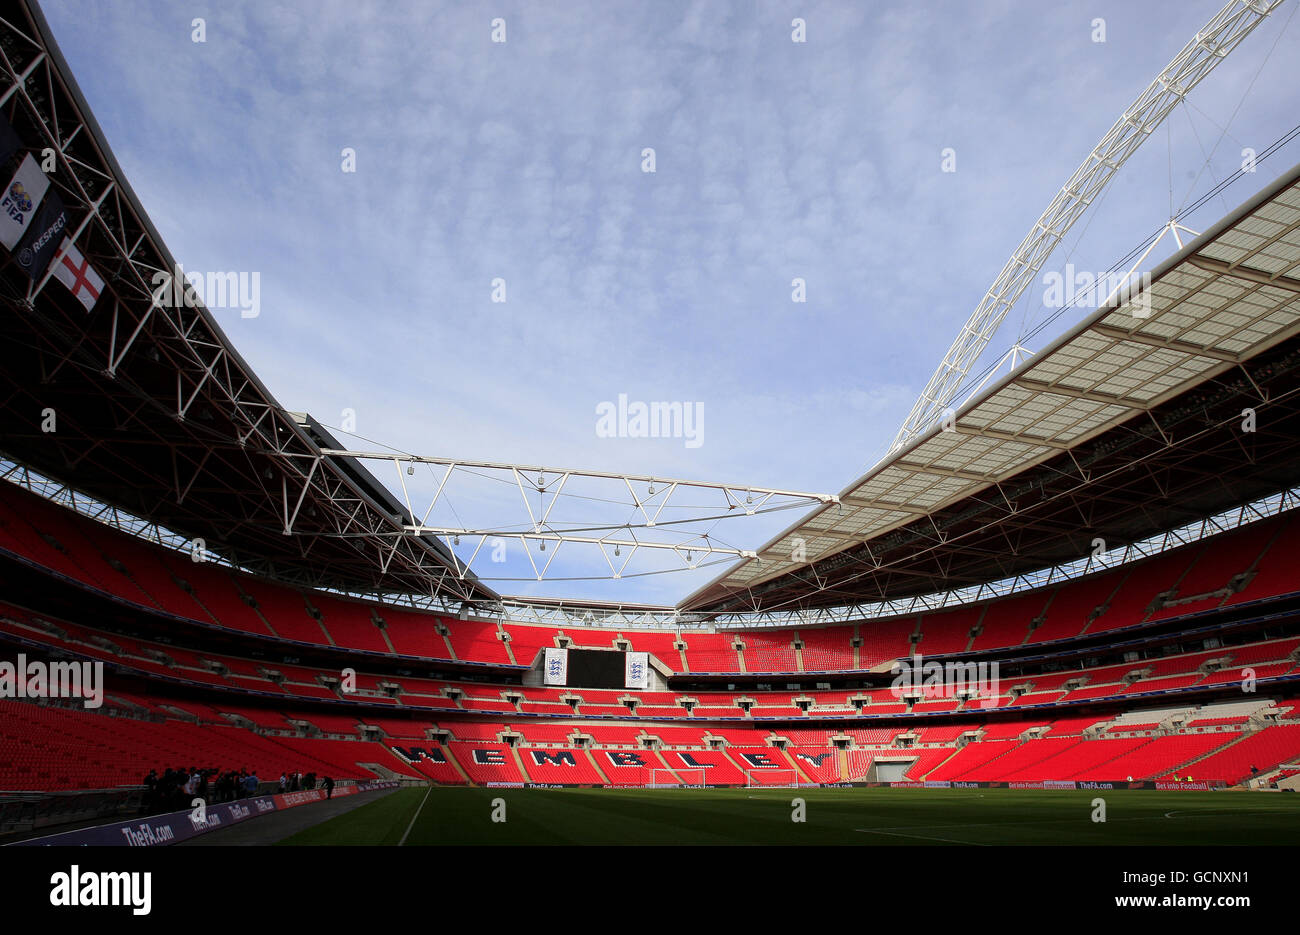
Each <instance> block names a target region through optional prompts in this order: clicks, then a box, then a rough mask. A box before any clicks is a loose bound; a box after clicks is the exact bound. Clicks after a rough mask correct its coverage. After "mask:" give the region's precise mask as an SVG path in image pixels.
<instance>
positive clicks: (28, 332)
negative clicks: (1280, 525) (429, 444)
mask: <svg viewBox="0 0 1300 935" xmlns="http://www.w3.org/2000/svg"><path fill="white" fill-rule="evenodd" d="M0 11H2V13H3V15H2V16H0V95H2V97H3V100H2V104H3V106H4V109H5V113H6V114H7V115H8V116H9V118H10V122H11V123H12V124H13V126H14V128H15V130H16V131H17V132H18V133H19V135H20V137H21V138H22V140H23V142H24V143H25V144H26V146H27V147H29V148H32V149H36V150H39V149H42V148H45V147H47V146H48V147H51V148H53V149H54V150H55V151H56V152H57V153H59V160H60V162H59V167H58V171H57V172H56V173H54V174H53V176H52V177H51V181H52V185H53V186H55V188H56V189H57V191H58V192H59V194H60V195H61V197H62V198H63V200H64V202H65V204H66V205H67V208H68V211H69V214H70V215H71V224H70V229H75V231H76V233H75V234H74V235H73V237H74V239H75V241H76V243H77V246H78V247H79V249H80V250H81V251H82V253H83V254H84V255H85V256H86V258H87V259H88V260H89V261H90V262H91V263H92V264H93V266H94V267H95V268H96V269H98V270H101V271H102V272H104V274H105V277H104V278H105V279H107V280H108V281H109V283H110V288H111V295H110V294H107V293H106V295H105V296H104V298H103V299H101V304H100V305H99V307H98V308H97V309H96V311H95V314H93V315H89V316H88V315H86V314H85V311H84V309H83V308H82V307H81V305H80V304H79V303H78V302H77V301H76V300H75V299H73V298H72V297H71V295H70V294H68V293H66V292H63V291H61V290H52V289H44V288H41V286H39V285H36V284H28V283H27V281H26V278H25V277H23V276H21V274H20V273H19V272H18V270H16V269H15V268H14V266H13V264H10V266H9V267H8V268H7V269H5V270H3V271H0V296H2V299H0V300H2V301H3V302H4V304H5V305H6V306H8V308H9V310H10V315H9V321H8V331H9V334H8V336H7V337H8V340H7V341H6V342H5V343H4V344H3V346H2V347H0V364H2V370H0V394H3V398H4V406H3V408H2V409H0V438H2V439H3V440H2V441H0V453H2V454H3V455H5V456H7V457H9V458H12V459H13V460H15V461H17V462H20V463H23V464H27V465H30V466H32V467H33V468H34V469H36V470H38V471H40V472H42V473H43V474H45V475H46V476H48V477H51V478H54V479H56V480H58V481H60V482H63V483H66V484H68V485H70V486H73V487H76V488H77V489H80V490H83V491H85V492H86V493H88V494H90V495H92V496H93V497H95V498H97V499H99V500H101V501H103V502H105V503H109V504H111V505H114V506H119V507H121V508H123V509H125V510H128V511H130V512H132V513H134V514H135V515H137V516H140V517H146V518H148V519H149V520H152V521H154V522H157V523H160V524H162V525H165V526H167V527H169V528H170V529H172V530H174V531H176V532H178V533H180V534H183V535H187V536H192V537H204V538H205V539H206V540H207V547H208V548H209V549H211V550H213V551H216V552H218V553H220V554H221V555H222V556H223V557H225V558H227V559H228V560H230V561H232V562H234V563H235V564H238V565H241V566H243V567H246V568H249V569H251V570H254V571H258V572H261V573H263V574H267V575H270V576H274V577H279V578H282V579H285V580H288V581H293V582H297V583H301V584H305V585H311V586H326V587H336V588H341V589H345V590H352V591H371V592H380V593H388V594H402V593H405V594H424V595H430V596H432V597H435V598H437V599H439V600H443V601H445V602H447V603H448V604H449V605H451V604H454V603H455V602H460V601H464V602H469V603H472V604H479V605H484V604H497V603H498V601H499V600H500V599H499V596H498V595H497V594H495V593H494V592H493V591H492V590H490V589H489V588H487V587H486V586H485V585H483V584H482V583H481V582H479V581H478V580H477V579H476V578H475V577H474V576H473V575H472V573H467V572H464V571H463V570H462V569H460V568H458V567H457V566H456V562H455V560H454V557H453V556H452V555H451V554H450V551H449V550H448V549H447V547H446V546H445V545H444V544H443V543H442V542H441V541H440V540H438V539H437V538H435V537H433V536H429V535H410V534H407V533H405V532H404V531H403V527H404V526H409V525H411V524H412V523H413V518H412V517H411V516H409V514H408V512H407V511H406V510H405V509H404V508H403V507H402V506H401V504H400V503H399V502H398V501H397V500H396V499H395V498H394V497H393V496H392V495H391V494H390V493H389V492H388V491H387V490H386V489H385V488H384V487H383V485H381V484H380V483H378V482H377V481H376V480H375V479H374V477H373V476H372V475H371V474H370V473H369V472H368V471H367V470H366V469H365V467H364V466H363V465H361V464H360V463H358V462H356V461H354V460H352V459H350V458H347V457H344V456H338V455H327V454H325V453H324V450H330V449H334V450H337V449H340V448H342V446H341V445H340V444H339V443H338V442H337V441H336V440H335V439H333V438H332V437H331V436H330V435H329V433H328V432H327V431H326V430H325V429H324V428H323V427H321V426H320V425H319V424H317V423H316V422H315V421H314V420H312V419H311V418H310V417H309V416H306V415H302V414H294V413H290V412H286V411H285V410H284V409H283V408H282V407H280V406H279V404H278V403H277V402H276V401H275V400H274V399H273V398H272V397H271V395H270V393H269V391H268V390H267V389H266V388H265V386H264V385H263V384H262V383H261V381H260V380H259V379H258V378H257V376H256V374H254V373H253V372H252V371H251V369H250V368H249V367H248V366H247V364H246V363H245V362H244V360H243V359H242V358H241V357H240V355H239V354H238V353H237V352H236V351H235V350H234V348H233V347H232V346H231V345H230V343H229V342H228V341H227V339H226V337H225V336H224V334H223V333H222V331H221V329H220V327H219V326H218V325H217V323H216V322H215V320H214V319H213V317H212V316H211V315H210V314H209V313H208V311H207V310H206V309H205V308H203V307H202V305H201V304H200V305H198V306H195V307H190V306H187V305H184V304H181V305H179V306H175V305H171V304H163V305H160V304H157V303H155V302H153V301H152V300H153V295H152V292H151V282H152V277H153V276H154V275H155V274H156V273H158V272H170V271H172V270H173V269H175V268H176V264H175V261H174V259H173V257H172V256H171V255H170V253H168V251H167V249H166V246H165V245H164V244H163V243H162V240H161V238H160V236H159V235H158V233H157V231H156V230H155V229H154V227H153V225H152V223H151V222H150V220H149V218H148V217H147V215H146V214H145V212H144V210H143V208H142V207H141V205H140V203H139V201H138V199H137V198H136V197H135V195H134V193H133V192H132V190H131V188H130V185H129V183H128V182H127V180H126V178H125V177H124V175H123V173H122V171H121V169H120V167H119V166H118V165H117V163H116V161H115V159H114V158H113V155H112V153H111V151H110V149H109V147H108V144H107V142H106V141H105V139H104V137H103V134H102V132H101V131H100V129H99V127H98V125H97V124H96V123H95V120H94V117H93V115H92V114H91V113H90V111H89V108H88V107H87V105H86V102H85V100H84V99H83V97H82V95H81V93H80V91H79V90H78V88H77V86H76V83H75V80H74V79H73V77H72V75H71V72H70V70H69V69H68V67H67V65H66V63H65V62H64V61H63V59H62V56H61V55H60V53H59V51H58V48H57V46H56V45H55V43H54V40H53V38H52V36H51V35H50V32H49V29H48V26H47V25H46V24H45V22H44V20H43V18H42V17H41V14H40V12H39V10H38V9H37V8H36V7H35V5H34V4H30V3H23V2H16V0H0ZM1298 225H1300V167H1298V168H1297V169H1295V170H1292V171H1291V172H1289V173H1288V174H1287V175H1286V176H1285V177H1284V178H1282V179H1280V180H1279V181H1278V182H1277V183H1275V184H1274V185H1272V186H1270V187H1269V188H1268V189H1267V190H1266V191H1264V192H1261V193H1260V195H1258V196H1257V197H1256V198H1255V199H1253V200H1252V201H1251V202H1250V203H1248V204H1247V205H1245V206H1243V207H1242V208H1241V209H1239V210H1238V211H1237V212H1234V213H1233V214H1232V215H1231V216H1230V217H1228V218H1226V219H1225V220H1224V221H1222V222H1220V224H1218V225H1216V227H1215V228H1214V229H1212V230H1211V231H1210V232H1209V233H1207V234H1206V235H1204V236H1203V237H1201V238H1198V239H1197V240H1196V241H1195V242H1194V243H1193V244H1191V245H1189V246H1188V247H1187V248H1186V249H1184V250H1182V251H1181V252H1180V253H1179V254H1177V255H1176V256H1174V257H1173V258H1171V259H1170V260H1168V261H1166V262H1165V263H1164V264H1162V265H1161V267H1160V268H1159V269H1158V270H1157V271H1155V273H1154V274H1153V277H1152V284H1151V287H1150V289H1149V290H1146V291H1143V292H1141V293H1139V294H1138V295H1137V296H1134V297H1124V298H1123V300H1122V301H1119V302H1117V303H1115V304H1114V305H1113V306H1112V307H1108V308H1106V309H1103V310H1101V311H1099V312H1097V313H1096V314H1094V315H1093V316H1091V317H1090V318H1089V319H1088V320H1087V321H1085V322H1084V323H1082V324H1081V325H1080V326H1078V327H1076V328H1075V329H1073V330H1072V331H1071V332H1070V333H1069V334H1067V335H1065V336H1064V337H1062V338H1061V339H1059V340H1058V341H1056V342H1055V343H1054V344H1052V345H1051V346H1050V347H1049V348H1047V349H1045V350H1044V351H1043V352H1041V353H1040V354H1038V355H1037V356H1036V357H1034V358H1032V360H1030V361H1029V362H1028V363H1026V364H1025V365H1023V366H1021V367H1020V368H1019V369H1017V370H1015V371H1014V372H1013V373H1012V374H1010V375H1009V376H1008V377H1007V378H1006V379H1004V380H1002V381H1001V382H1000V383H999V384H998V385H996V386H995V387H993V388H992V389H990V390H989V391H988V392H986V393H984V394H983V395H982V396H981V397H979V398H978V399H976V400H974V401H972V402H971V403H969V404H967V405H966V406H964V407H963V408H962V409H961V410H960V411H959V412H958V413H957V416H956V419H955V422H954V424H953V425H952V429H953V430H952V431H944V430H942V429H935V430H933V431H931V432H930V433H929V434H927V435H925V436H922V437H921V438H919V439H917V440H916V441H915V442H914V443H912V444H910V445H909V446H907V447H905V448H903V449H901V450H899V451H898V452H895V453H894V454H892V455H891V456H890V457H889V458H887V459H886V460H885V461H883V462H882V463H881V464H879V465H877V466H876V467H875V468H873V469H872V470H871V471H870V472H868V473H867V474H866V475H864V476H863V477H862V478H860V479H859V480H857V481H855V482H854V483H853V484H851V485H850V486H849V487H848V488H846V490H845V491H844V493H843V494H842V495H841V501H842V502H841V503H840V504H839V505H826V506H823V507H820V508H817V509H815V510H814V511H813V512H812V513H810V514H809V515H808V516H807V517H805V518H804V519H803V520H802V521H800V522H799V523H797V524H796V525H795V526H792V527H791V528H790V529H788V530H787V531H786V532H785V533H783V534H781V535H780V536H778V537H776V538H775V539H773V540H772V541H771V542H769V543H768V544H767V545H766V546H765V547H764V548H763V549H762V550H761V551H760V552H759V558H758V559H746V560H742V561H741V562H740V563H738V564H736V565H735V566H733V567H732V568H731V569H730V570H728V571H727V572H726V573H724V574H723V575H722V576H721V577H719V578H718V579H717V580H715V581H714V582H712V583H711V584H709V585H707V586H705V587H704V588H702V589H701V590H699V591H697V592H696V593H695V594H693V595H691V596H690V597H689V598H688V599H687V600H686V601H684V602H683V603H682V605H680V609H681V610H684V611H691V612H699V613H704V614H709V613H717V612H722V611H731V612H738V611H768V610H772V609H790V610H795V609H802V608H809V607H822V606H831V605H842V604H850V603H856V602H860V601H868V600H877V599H881V598H885V597H890V598H893V597H906V596H909V595H913V594H922V593H929V592H933V591H939V590H945V589H948V588H952V587H961V586H964V585H967V584H972V583H981V582H985V581H992V580H997V579H1001V578H1005V577H1008V576H1010V575H1012V574H1016V573H1019V572H1022V571H1029V570H1035V569H1038V568H1042V567H1045V566H1047V565H1050V564H1053V563H1054V562H1057V561H1061V560H1069V559H1073V558H1077V557H1079V556H1081V555H1084V554H1086V553H1087V552H1088V551H1089V549H1090V547H1091V546H1090V544H1091V541H1092V540H1093V538H1094V537H1098V536H1100V537H1102V538H1104V539H1106V540H1107V541H1108V542H1109V543H1110V544H1120V543H1124V542H1129V541H1133V540H1136V539H1139V538H1144V537H1146V536H1149V535H1152V534H1154V533H1157V532H1160V531H1163V530H1165V529H1169V528H1172V527H1175V526H1177V525H1179V524H1181V523H1185V522H1187V521H1189V520H1193V519H1198V518H1200V517H1202V516H1205V515H1208V514H1211V513H1214V512H1216V511H1218V510H1221V509H1223V508H1225V507H1228V506H1232V505H1236V504H1240V503H1244V502H1247V501H1250V500H1252V499H1255V498H1257V497H1260V496H1264V495H1267V494H1270V493H1273V492H1276V491H1278V490H1281V489H1284V488H1286V487H1289V486H1293V485H1294V484H1295V482H1296V481H1297V480H1298V479H1300V457H1298V455H1300V400H1298V399H1297V396H1298V395H1300V379H1297V375H1298V374H1300V338H1297V333H1298V332H1300V296H1298V293H1300V278H1298V277H1300V272H1298V271H1297V264H1298V263H1300V234H1297V226H1298ZM1148 297H1149V299H1150V315H1149V316H1148V317H1145V318H1138V317H1135V315H1134V310H1135V304H1136V303H1137V302H1142V301H1145V300H1146V299H1147V298H1148ZM110 300H111V304H110ZM1245 406H1249V407H1251V408H1253V409H1255V410H1257V413H1258V431H1257V432H1254V433H1251V434H1243V432H1242V431H1241V430H1240V427H1239V422H1240V418H1241V410H1242V408H1243V407H1245ZM45 410H52V411H53V412H54V413H55V414H56V415H57V425H58V428H57V431H54V432H47V431H43V430H42V426H41V422H42V412H43V411H45ZM774 443H775V441H774ZM1243 465H1248V467H1249V469H1248V470H1243V469H1242V467H1243ZM796 539H802V540H803V547H804V549H805V550H806V554H805V557H806V561H805V562H797V561H794V560H793V558H792V557H793V554H794V551H795V546H796V542H795V540H796ZM556 603H559V604H564V605H568V606H571V607H577V606H579V605H584V604H588V603H589V602H583V601H574V602H563V601H561V602H556ZM590 606H593V607H599V606H600V605H599V603H590ZM664 610H665V611H668V610H669V609H668V608H664Z"/></svg>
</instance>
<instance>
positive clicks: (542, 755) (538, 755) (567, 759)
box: [528, 750, 578, 766]
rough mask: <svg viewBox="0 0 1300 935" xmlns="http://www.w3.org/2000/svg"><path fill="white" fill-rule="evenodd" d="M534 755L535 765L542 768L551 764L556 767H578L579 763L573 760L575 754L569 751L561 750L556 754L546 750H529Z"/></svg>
mask: <svg viewBox="0 0 1300 935" xmlns="http://www.w3.org/2000/svg"><path fill="white" fill-rule="evenodd" d="M528 752H529V753H531V754H532V755H533V763H534V764H535V765H537V766H541V765H542V764H544V763H551V764H553V765H555V766H559V765H561V764H564V765H565V766H577V765H578V761H577V760H575V759H574V758H573V753H572V752H571V751H569V750H560V751H558V752H556V753H548V752H547V751H546V750H529V751H528Z"/></svg>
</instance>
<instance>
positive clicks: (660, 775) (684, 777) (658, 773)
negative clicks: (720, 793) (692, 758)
mask: <svg viewBox="0 0 1300 935" xmlns="http://www.w3.org/2000/svg"><path fill="white" fill-rule="evenodd" d="M708 784H709V779H708V771H707V770H704V769H700V768H698V767H692V768H687V769H680V768H679V769H675V770H673V769H652V770H650V781H649V782H648V783H646V788H647V789H676V788H679V787H681V788H693V787H701V786H707V785H708Z"/></svg>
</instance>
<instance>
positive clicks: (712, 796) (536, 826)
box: [281, 788, 1300, 847]
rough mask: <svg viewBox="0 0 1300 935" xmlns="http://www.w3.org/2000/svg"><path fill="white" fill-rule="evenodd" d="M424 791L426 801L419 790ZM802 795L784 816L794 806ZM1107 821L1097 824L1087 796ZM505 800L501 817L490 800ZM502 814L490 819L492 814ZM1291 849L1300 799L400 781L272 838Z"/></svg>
mask: <svg viewBox="0 0 1300 935" xmlns="http://www.w3.org/2000/svg"><path fill="white" fill-rule="evenodd" d="M426 793H427V796H426ZM796 798H799V799H802V800H803V802H804V809H805V811H804V817H805V820H804V821H802V822H796V821H792V820H791V819H792V816H793V815H794V814H795V808H794V806H793V805H792V800H794V799H796ZM1097 798H1102V799H1105V804H1106V821H1105V822H1100V821H1094V820H1093V816H1094V812H1095V810H1096V806H1094V805H1093V801H1094V799H1097ZM498 799H499V800H502V801H503V802H504V815H503V813H502V809H501V807H500V804H499V803H498V804H495V805H494V800H498ZM494 814H495V815H496V817H497V818H501V817H504V819H505V820H504V821H493V816H494ZM404 836H405V845H406V846H407V847H410V846H416V845H433V844H445V845H465V844H489V845H491V844H503V845H511V844H636V845H645V844H673V845H681V844H795V845H799V844H848V845H859V846H862V845H866V846H871V847H880V846H890V845H935V846H952V845H957V844H969V845H996V844H1062V845H1106V846H1112V845H1214V844H1220V845H1237V846H1259V845H1283V844H1285V845H1294V844H1296V843H1297V842H1300V795H1294V794H1290V793H1250V792H1205V793H1200V792H1139V791H1129V790H1123V791H1107V792H1096V791H1087V792H1055V791H1038V790H1032V791H1021V790H1011V789H955V790H939V789H883V788H882V789H798V790H796V789H659V790H642V789H477V788H434V789H425V788H410V789H402V790H399V791H398V792H395V793H393V794H392V795H389V796H386V797H384V798H382V799H378V800H376V801H374V802H371V803H369V804H367V805H365V806H362V807H361V808H358V809H356V810H355V811H352V812H348V813H347V814H345V815H341V816H339V817H338V818H335V819H333V820H331V821H327V822H324V823H322V824H320V825H317V826H315V827H313V828H310V829H308V830H306V831H303V832H300V833H299V834H296V835H294V836H293V837H290V838H288V839H287V840H285V841H282V842H281V843H282V844H306V845H358V844H380V845H383V844H388V845H396V844H398V843H399V842H401V841H402V839H403V837H404Z"/></svg>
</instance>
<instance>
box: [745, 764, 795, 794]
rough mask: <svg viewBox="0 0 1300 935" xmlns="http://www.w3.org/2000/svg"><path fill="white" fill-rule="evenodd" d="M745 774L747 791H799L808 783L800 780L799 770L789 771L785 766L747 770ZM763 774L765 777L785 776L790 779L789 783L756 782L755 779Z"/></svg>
mask: <svg viewBox="0 0 1300 935" xmlns="http://www.w3.org/2000/svg"><path fill="white" fill-rule="evenodd" d="M744 772H745V788H746V789H798V788H801V787H802V786H806V785H807V783H806V782H803V781H802V780H801V779H800V778H799V771H798V770H797V769H789V768H787V767H784V766H767V767H764V768H763V769H747V770H745V771H744ZM759 773H762V774H763V775H765V776H771V775H774V774H776V775H785V776H789V777H790V781H789V782H756V781H755V780H754V777H755V776H756V775H758V774H759Z"/></svg>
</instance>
